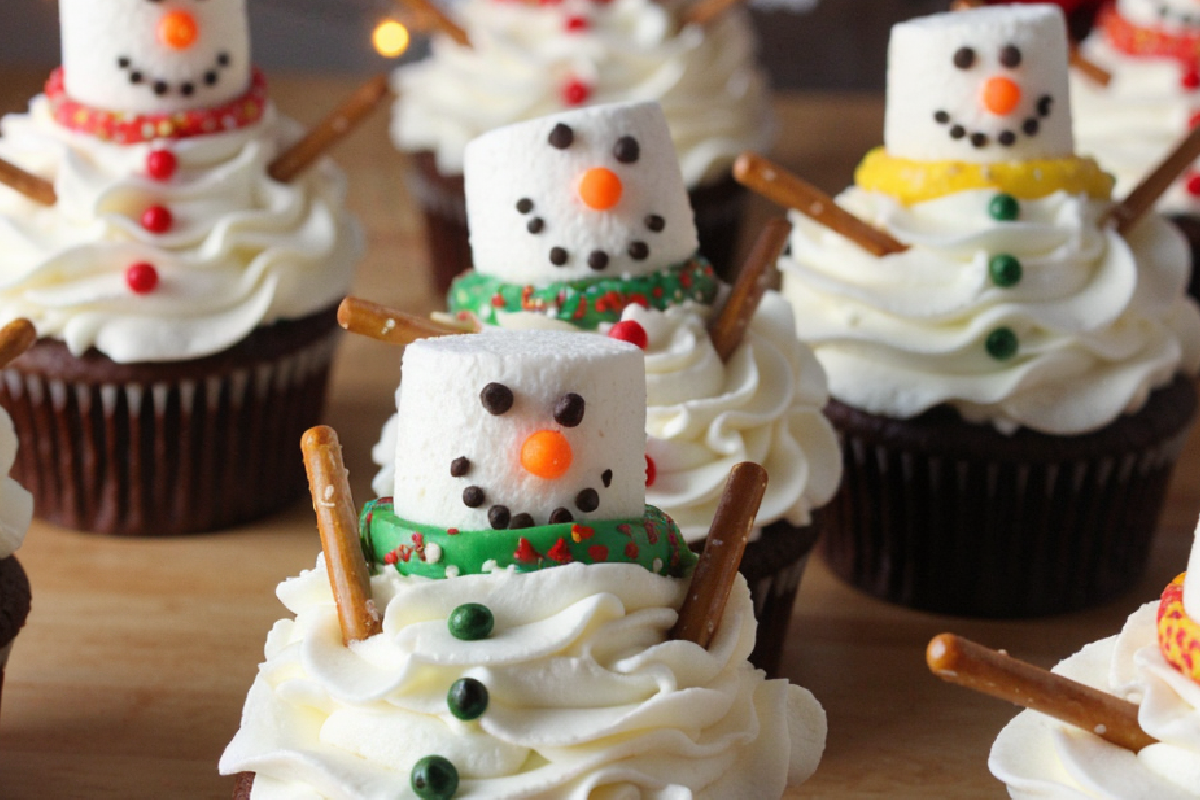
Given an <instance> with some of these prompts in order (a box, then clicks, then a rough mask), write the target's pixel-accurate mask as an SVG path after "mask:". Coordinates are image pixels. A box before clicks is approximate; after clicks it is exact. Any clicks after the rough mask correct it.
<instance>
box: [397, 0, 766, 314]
mask: <svg viewBox="0 0 1200 800" xmlns="http://www.w3.org/2000/svg"><path fill="white" fill-rule="evenodd" d="M687 10H688V4H687V3H682V2H668V3H660V2H655V0H612V2H591V1H590V0H564V2H556V3H537V2H525V1H524V0H523V1H522V2H505V0H467V2H463V3H460V4H457V5H456V6H455V7H454V9H453V14H454V17H455V18H456V19H457V20H458V21H459V23H460V24H461V26H462V33H463V34H464V37H463V38H464V39H465V40H467V41H468V42H469V44H464V43H463V42H462V41H456V40H455V38H454V37H453V36H450V35H445V34H438V35H435V36H434V37H433V39H432V42H431V53H430V55H429V57H428V58H426V59H424V60H422V61H419V62H417V63H415V64H410V65H406V66H402V67H400V68H399V69H398V70H397V71H396V73H395V78H394V86H395V89H396V94H397V98H398V99H397V101H396V106H395V113H394V116H393V122H392V138H393V140H394V141H395V143H396V146H397V147H398V148H399V149H400V150H402V151H404V152H405V153H407V154H409V155H410V159H411V161H412V163H413V166H414V169H413V172H412V176H411V180H410V190H411V191H412V192H413V194H414V195H415V197H416V199H417V200H418V201H419V202H420V204H421V205H422V207H423V208H424V210H425V220H426V229H427V232H428V234H429V246H430V257H431V259H430V260H431V262H432V264H433V268H434V273H435V283H436V289H437V290H438V291H439V292H444V291H445V290H446V287H447V286H448V285H449V282H450V280H451V279H452V278H453V277H454V276H455V275H457V274H459V273H461V272H462V271H463V270H465V269H467V268H469V267H470V266H471V260H470V257H471V254H472V251H471V250H470V249H469V248H468V246H467V236H468V233H467V232H468V228H469V226H468V224H467V212H466V209H465V206H464V200H463V177H464V172H466V171H467V170H465V169H464V167H465V164H466V162H465V156H464V152H465V148H466V145H467V143H468V142H470V141H471V140H472V139H475V138H476V137H478V136H481V135H482V134H484V133H487V132H488V131H491V130H494V129H496V128H500V127H504V126H506V125H511V124H513V123H517V122H522V121H527V120H532V119H537V118H538V117H542V116H545V115H547V114H556V113H561V112H564V111H571V110H574V109H578V108H582V107H585V106H593V105H606V104H612V103H625V102H632V101H655V102H657V103H659V104H660V105H661V106H662V108H663V111H664V112H665V115H666V119H667V124H668V127H669V129H670V134H671V140H672V141H673V142H674V145H675V150H676V152H677V153H678V154H679V156H678V157H679V159H680V161H681V163H682V168H683V174H684V179H685V181H686V185H687V189H688V192H689V197H690V199H691V202H692V205H693V207H694V208H695V213H696V222H697V226H698V228H699V232H700V239H701V241H702V242H703V244H704V251H705V253H706V254H707V255H708V257H709V258H710V259H711V260H712V261H713V263H714V264H715V265H716V267H717V269H718V271H719V272H720V273H721V274H722V275H726V276H728V275H729V274H730V272H729V270H730V269H731V268H732V266H733V265H732V264H731V263H730V262H731V259H732V257H733V253H734V246H735V244H736V240H737V234H738V228H739V223H740V219H741V211H742V206H743V205H744V192H742V190H741V187H739V186H738V185H737V183H735V182H734V181H733V179H732V177H731V176H730V167H731V166H732V164H733V160H734V157H735V156H736V155H737V154H738V153H739V152H740V151H741V150H743V149H746V148H748V147H753V148H763V147H766V146H768V145H769V144H770V141H771V139H772V137H773V121H772V116H771V110H770V95H769V91H768V86H767V79H766V75H765V73H764V72H763V71H762V70H761V69H760V68H759V67H758V66H757V64H756V53H755V51H756V46H757V45H756V40H755V35H754V31H753V28H752V26H751V23H750V17H749V14H748V13H747V12H746V10H745V9H742V8H731V9H729V10H726V11H724V12H722V13H721V14H720V16H719V17H717V18H716V19H714V20H711V21H709V22H707V23H704V24H699V23H696V24H681V22H680V21H681V20H682V19H683V18H684V17H685V15H686V13H687Z"/></svg>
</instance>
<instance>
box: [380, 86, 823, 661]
mask: <svg viewBox="0 0 1200 800" xmlns="http://www.w3.org/2000/svg"><path fill="white" fill-rule="evenodd" d="M673 154H674V148H673V145H672V143H671V139H670V134H669V131H668V128H667V125H666V123H665V121H664V119H663V116H662V113H661V111H660V110H659V108H658V106H657V105H656V104H653V103H635V104H615V105H610V106H597V107H594V108H588V109H583V110H579V111H572V112H564V113H561V114H555V115H551V116H549V117H545V118H543V119H539V120H534V121H531V122H525V123H520V124H517V125H511V126H508V127H506V128H501V129H498V130H495V131H492V132H491V133H489V134H486V135H484V136H482V137H480V138H479V139H477V140H475V141H474V142H472V143H471V144H470V145H469V146H468V148H467V155H466V167H467V172H466V186H467V210H468V213H469V219H470V224H471V244H472V248H473V249H474V252H475V262H476V268H475V270H474V271H472V272H468V273H466V274H464V275H463V276H461V277H459V278H458V279H457V280H456V281H455V282H454V284H453V287H452V288H451V293H450V303H449V305H450V308H451V311H453V312H459V313H464V314H469V315H472V316H474V317H475V318H477V319H479V320H481V321H483V322H485V323H489V324H496V325H500V326H503V327H516V328H519V327H526V328H545V327H560V328H565V329H572V328H582V329H584V330H596V331H599V332H606V333H607V334H608V335H610V336H614V337H618V338H625V339H627V340H629V341H635V342H637V343H638V344H639V346H641V347H642V348H643V350H644V352H645V355H646V368H647V373H648V378H649V381H648V386H647V391H648V397H649V405H650V408H649V412H648V428H647V432H648V433H649V434H650V436H651V443H650V445H649V447H648V452H649V458H650V465H651V466H650V470H651V472H650V475H649V478H648V480H649V483H648V484H647V488H646V491H647V494H648V497H649V498H650V501H651V502H652V503H654V504H656V505H658V506H659V507H661V508H662V509H663V510H664V511H666V512H667V513H668V514H671V515H672V516H676V517H678V521H679V523H680V525H681V527H682V529H683V531H684V535H685V536H686V537H687V539H688V540H689V541H691V542H696V543H699V542H700V541H701V540H702V539H703V536H704V534H705V532H706V531H707V529H708V522H709V521H710V520H711V519H712V515H713V513H714V512H715V510H716V506H717V500H718V498H719V496H720V493H721V487H722V485H723V482H724V479H725V476H726V475H727V474H728V472H729V468H730V467H731V466H732V465H733V464H734V463H737V462H738V461H742V460H751V461H754V462H756V463H760V464H762V465H763V466H765V467H766V468H767V469H768V471H769V472H770V474H771V483H770V484H769V486H768V489H767V496H766V498H765V499H764V502H763V509H762V513H761V514H760V517H759V522H760V527H761V529H762V535H761V536H759V537H757V538H756V541H754V542H753V543H752V545H751V548H750V550H749V551H748V552H747V556H746V558H745V559H744V560H743V562H742V563H743V573H744V574H745V575H746V576H747V579H748V580H749V581H750V585H751V591H752V593H753V594H754V597H755V603H756V610H757V611H758V612H759V614H760V616H759V622H760V626H761V627H762V629H763V631H764V632H765V635H763V636H762V638H761V642H760V646H759V650H758V651H756V654H755V663H756V664H758V665H760V666H763V667H764V668H766V669H768V671H770V670H773V669H775V668H776V667H777V665H778V660H779V656H780V653H781V648H782V645H783V641H784V635H785V633H786V630H787V627H788V620H789V619H790V617H791V609H792V606H793V604H794V600H795V593H796V590H797V587H798V584H799V579H800V575H801V572H802V569H803V566H804V563H805V558H806V557H807V554H808V553H809V551H810V550H811V547H812V544H813V541H814V540H815V537H816V535H817V531H818V526H815V525H813V524H812V522H813V511H814V510H816V509H819V508H820V507H821V506H823V505H824V504H825V503H826V502H827V501H828V500H829V498H830V497H831V496H832V495H833V492H834V490H835V489H836V488H837V485H838V480H839V477H840V455H839V453H838V449H837V443H836V440H835V437H834V434H833V431H832V428H831V427H830V426H829V424H828V422H826V420H825V419H824V417H823V416H822V414H821V409H822V407H823V406H824V405H825V402H826V400H827V397H828V395H827V391H826V386H825V378H824V375H823V373H822V371H821V368H820V367H819V366H818V365H817V364H816V362H815V360H814V359H813V358H812V353H811V351H810V350H809V349H808V348H807V347H805V346H803V345H801V344H800V343H799V342H798V341H797V339H796V335H795V333H794V320H793V318H792V314H791V310H790V308H789V307H788V305H787V303H786V302H784V301H783V299H782V298H781V297H780V296H779V295H778V294H777V293H774V292H769V293H768V294H767V297H766V298H765V299H764V301H763V302H762V305H761V307H760V308H759V310H758V312H757V313H756V314H755V316H754V318H753V320H752V322H751V324H750V326H749V333H748V334H747V336H746V337H745V340H744V341H743V343H742V345H741V346H740V347H738V348H737V349H736V350H735V351H734V353H733V355H732V356H730V357H729V358H728V359H727V360H723V359H722V358H721V357H719V356H718V355H717V353H716V351H715V350H714V348H713V343H712V340H711V337H710V335H709V332H708V326H709V325H710V323H711V322H712V321H713V318H714V317H715V316H716V313H717V311H718V310H719V309H720V307H721V302H723V300H724V296H723V290H724V285H723V284H721V283H720V282H719V281H718V280H717V279H716V277H715V276H714V275H713V273H712V270H711V268H710V267H709V266H708V264H707V262H706V261H705V260H704V258H703V256H702V254H700V253H699V251H698V250H697V246H698V243H697V238H696V231H695V226H694V225H693V223H692V218H691V210H690V206H689V204H688V196H687V191H686V188H685V185H684V181H683V179H682V175H681V173H680V170H679V166H678V164H677V161H676V159H675V157H674V155H673ZM387 435H388V434H387V432H385V440H386V438H387ZM390 458H391V454H390V452H389V451H388V449H387V447H385V448H383V450H382V451H377V461H379V462H380V463H381V465H382V466H383V471H382V472H381V474H380V477H379V478H378V479H377V482H376V484H375V489H376V491H377V492H379V493H381V494H386V493H388V492H390V487H389V484H390V481H391V480H392V478H391V476H390V472H389V471H388V468H389V461H390Z"/></svg>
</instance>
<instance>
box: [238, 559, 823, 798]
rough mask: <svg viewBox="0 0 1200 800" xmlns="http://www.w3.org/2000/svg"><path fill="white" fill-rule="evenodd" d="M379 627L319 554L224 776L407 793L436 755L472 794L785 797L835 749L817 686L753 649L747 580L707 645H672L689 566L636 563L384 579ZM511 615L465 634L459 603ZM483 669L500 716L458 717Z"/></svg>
mask: <svg viewBox="0 0 1200 800" xmlns="http://www.w3.org/2000/svg"><path fill="white" fill-rule="evenodd" d="M371 587H372V593H373V595H374V598H375V601H376V603H377V604H378V605H379V606H380V607H384V608H385V609H386V610H385V612H384V618H383V633H382V634H380V635H378V636H374V637H371V638H370V639H368V640H365V641H362V642H357V643H354V644H352V645H350V646H349V647H345V646H343V644H342V640H341V632H340V630H339V628H338V621H337V614H336V610H335V606H334V603H333V600H332V597H331V594H330V589H329V582H328V577H327V575H326V572H325V568H324V564H323V561H318V564H317V568H316V569H315V570H313V571H310V572H305V573H303V574H301V575H300V576H299V577H297V578H293V579H290V580H288V581H286V582H285V583H284V584H282V585H281V586H280V588H279V596H280V599H282V600H283V602H284V604H285V605H286V606H287V607H288V609H289V610H291V611H292V612H293V613H294V614H295V615H296V617H295V619H285V620H281V621H280V622H277V623H276V624H275V627H274V628H273V629H272V630H271V633H270V635H269V636H268V638H267V644H266V662H265V663H264V664H262V665H261V666H260V668H259V673H258V677H257V678H256V679H255V681H254V685H253V686H252V687H251V689H250V693H249V696H248V698H247V700H246V706H245V710H244V711H243V715H242V725H241V729H240V730H239V731H238V733H237V735H236V736H235V737H234V739H233V741H232V742H230V744H229V746H228V748H227V749H226V751H225V753H224V755H223V756H222V757H221V762H220V769H221V772H222V774H233V773H237V772H240V771H247V770H248V771H253V772H255V773H256V778H255V785H254V795H253V796H254V797H255V798H256V799H258V798H267V799H268V800H274V799H275V798H319V797H338V798H345V799H346V800H349V798H355V799H357V798H391V797H397V796H408V795H407V794H406V791H407V786H408V780H409V772H410V770H411V768H412V766H413V764H414V763H415V762H416V761H417V760H418V759H420V758H422V757H424V756H426V755H430V754H434V753H436V754H440V755H442V756H444V757H446V758H448V759H449V760H450V761H451V762H452V763H453V764H454V765H455V766H456V768H457V770H458V772H459V775H460V778H461V783H460V786H459V791H458V793H457V794H456V795H455V796H456V797H458V798H462V800H467V798H487V799H488V800H499V798H517V797H520V798H547V800H548V799H549V798H557V799H558V800H566V799H568V798H572V799H579V800H582V798H589V797H598V796H604V797H610V796H611V797H622V798H630V799H631V800H633V798H647V800H649V798H666V797H671V798H680V799H681V800H683V798H697V799H698V798H711V800H727V798H734V797H745V798H751V797H753V798H756V799H757V798H764V799H766V798H778V797H780V796H781V795H782V794H783V791H784V788H785V786H786V784H788V783H798V782H800V781H803V780H805V779H806V778H807V777H808V776H809V775H810V774H811V773H812V771H813V770H814V769H815V768H816V765H817V761H818V760H819V758H820V755H821V753H822V751H823V749H824V745H825V714H824V711H823V710H822V709H821V706H820V705H819V704H818V703H817V702H816V700H815V699H813V697H812V695H811V694H810V693H808V692H807V691H805V690H804V689H801V688H799V687H796V686H791V685H789V684H788V683H787V682H786V681H782V680H774V681H768V680H766V679H765V678H764V676H763V673H762V672H760V671H757V670H755V669H753V668H752V667H751V666H750V665H749V663H748V662H747V661H746V657H747V655H748V654H749V652H750V649H751V647H752V645H753V642H754V627H755V626H754V620H753V615H752V611H751V605H750V597H749V591H748V589H747V587H746V585H745V582H744V581H742V580H740V579H739V580H738V582H737V584H736V585H735V588H734V592H733V594H732V596H731V598H730V602H729V605H728V606H727V608H726V611H725V615H724V617H723V618H722V620H721V624H720V627H719V629H718V631H717V635H716V639H715V641H714V642H713V643H712V645H711V646H710V647H709V648H708V649H707V650H705V649H704V648H701V647H699V646H697V645H695V644H692V643H690V642H685V641H664V639H665V634H666V632H667V631H668V630H669V629H670V627H671V625H672V624H673V623H674V621H675V618H676V613H675V610H674V609H676V608H677V607H678V606H679V604H680V603H681V602H682V600H683V597H684V594H685V592H686V587H687V583H686V581H680V580H676V579H672V578H664V577H662V576H659V575H655V574H653V573H651V572H649V571H648V570H645V569H642V568H641V567H638V566H634V565H626V564H604V565H597V566H585V565H581V564H571V565H567V566H563V567H555V568H552V569H547V570H543V571H540V572H535V573H530V574H527V575H518V574H516V573H513V572H508V571H503V572H494V573H491V574H487V575H475V576H462V577H457V578H451V579H447V580H427V579H422V578H413V577H405V576H402V575H400V574H399V573H397V572H395V571H392V570H388V571H387V573H386V574H383V575H378V576H375V577H373V578H372V579H371ZM467 602H478V603H483V604H484V605H486V606H487V607H488V608H490V609H491V610H492V612H493V614H494V615H495V619H496V626H495V629H494V631H493V632H492V634H491V636H490V637H489V638H487V639H485V640H481V641H460V640H458V639H455V638H454V637H453V636H451V635H450V634H449V633H448V631H447V626H446V619H447V617H448V615H449V614H450V612H451V611H452V610H453V609H454V608H455V607H457V606H458V605H460V604H462V603H467ZM464 676H465V677H471V678H475V679H476V680H479V681H481V682H483V684H484V685H485V686H486V687H487V689H488V693H489V702H488V707H487V710H486V712H485V713H484V714H483V715H482V717H480V718H479V719H477V720H475V721H471V722H461V721H459V720H457V719H456V718H454V717H453V716H452V715H451V714H450V713H449V711H448V709H447V701H446V694H447V691H448V689H449V687H450V685H451V684H452V683H453V682H454V681H455V680H458V679H459V678H461V677H464Z"/></svg>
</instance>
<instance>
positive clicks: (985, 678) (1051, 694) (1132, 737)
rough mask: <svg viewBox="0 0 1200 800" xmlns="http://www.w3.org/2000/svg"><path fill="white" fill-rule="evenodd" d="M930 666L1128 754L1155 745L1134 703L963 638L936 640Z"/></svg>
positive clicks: (928, 653) (954, 680)
mask: <svg viewBox="0 0 1200 800" xmlns="http://www.w3.org/2000/svg"><path fill="white" fill-rule="evenodd" d="M925 661H926V663H928V665H929V669H930V670H931V671H932V672H933V674H935V675H937V676H938V677H939V678H941V679H943V680H946V681H949V682H950V683H957V684H960V685H962V686H966V687H967V688H968V689H974V690H975V691H977V692H982V693H983V694H989V695H991V696H992V697H998V698H1000V699H1001V700H1008V701H1009V702H1011V703H1016V704H1017V705H1019V706H1023V707H1025V708H1031V709H1033V710H1034V711H1040V712H1041V713H1043V714H1045V715H1047V716H1050V717H1054V718H1055V719H1057V720H1061V721H1063V722H1066V723H1067V724H1069V725H1074V726H1075V727H1077V728H1081V729H1083V730H1085V731H1089V732H1091V733H1094V734H1096V735H1097V736H1099V737H1100V738H1101V739H1104V740H1105V741H1107V742H1111V743H1113V744H1115V745H1118V746H1119V747H1124V748H1125V749H1126V750H1132V751H1133V752H1135V753H1136V752H1138V751H1139V750H1141V749H1142V748H1143V747H1145V746H1147V745H1150V744H1154V742H1155V739H1154V738H1152V737H1150V736H1148V735H1147V734H1146V732H1145V731H1143V730H1142V729H1141V726H1139V725H1138V718H1137V715H1138V708H1137V706H1135V705H1134V704H1133V703H1130V702H1129V701H1128V700H1122V699H1121V698H1119V697H1114V696H1113V695H1111V694H1108V693H1106V692H1102V691H1100V690H1099V689H1093V688H1092V687H1090V686H1087V685H1085V684H1082V683H1079V682H1078V681H1073V680H1071V679H1070V678H1064V677H1063V676H1061V675H1057V674H1055V673H1053V672H1050V671H1049V670H1044V669H1042V668H1040V667H1035V666H1034V665H1033V664H1029V663H1027V662H1025V661H1020V660H1018V659H1015V658H1012V657H1011V656H1008V655H1006V654H1004V653H1000V652H997V651H995V650H990V649H988V648H986V647H984V646H982V645H979V644H976V643H975V642H972V641H970V640H968V639H963V638H962V637H960V636H955V635H954V634H951V633H943V634H941V635H940V636H935V637H933V639H932V640H930V642H929V647H928V648H927V649H926V651H925Z"/></svg>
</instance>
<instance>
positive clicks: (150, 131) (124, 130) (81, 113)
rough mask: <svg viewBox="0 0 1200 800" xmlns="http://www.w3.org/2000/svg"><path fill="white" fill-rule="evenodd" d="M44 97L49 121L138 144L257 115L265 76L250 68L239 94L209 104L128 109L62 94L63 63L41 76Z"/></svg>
mask: <svg viewBox="0 0 1200 800" xmlns="http://www.w3.org/2000/svg"><path fill="white" fill-rule="evenodd" d="M46 97H47V98H49V100H50V112H51V114H52V115H53V117H54V121H55V122H57V123H58V124H59V125H62V126H63V127H64V128H70V129H71V130H73V131H77V132H79V133H87V134H90V135H92V136H95V137H96V138H97V139H100V140H102V141H106V142H114V143H116V144H141V143H143V142H152V141H154V140H155V139H186V138H188V137H190V136H203V135H204V134H208V133H221V132H223V131H230V130H234V129H236V128H242V127H245V126H247V125H252V124H254V123H255V122H258V121H259V120H260V119H262V115H263V110H264V109H265V108H266V104H267V81H266V79H265V78H264V77H263V75H262V72H260V71H259V70H257V69H256V70H254V73H253V76H252V77H251V79H250V88H249V89H247V90H246V93H245V94H243V95H242V96H241V97H237V98H235V99H233V100H230V101H229V102H227V103H222V104H221V105H219V106H213V107H211V108H197V109H192V110H190V111H175V112H171V113H165V114H131V113H128V112H124V111H106V110H104V109H100V108H93V107H91V106H88V105H84V104H83V103H80V102H78V101H77V100H72V99H71V98H69V97H67V93H66V90H65V89H64V88H63V75H62V68H61V67H60V68H59V69H56V70H54V72H52V73H51V74H50V79H49V80H48V81H46Z"/></svg>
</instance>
